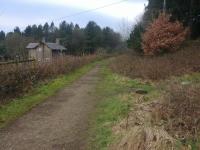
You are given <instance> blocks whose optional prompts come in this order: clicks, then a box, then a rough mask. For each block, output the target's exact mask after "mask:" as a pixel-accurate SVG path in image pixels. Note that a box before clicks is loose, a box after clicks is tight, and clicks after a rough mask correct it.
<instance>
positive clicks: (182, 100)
mask: <svg viewBox="0 0 200 150" xmlns="http://www.w3.org/2000/svg"><path fill="white" fill-rule="evenodd" d="M199 91H200V85H198V84H191V85H181V84H179V83H176V82H175V83H170V85H169V86H168V88H167V93H166V96H165V98H164V101H163V102H162V105H160V106H159V107H157V108H156V109H155V112H154V113H156V114H157V115H156V116H157V118H156V120H162V121H164V122H165V123H164V127H165V130H166V131H168V133H170V135H172V136H173V137H175V138H179V139H181V140H185V141H186V140H194V141H196V140H198V137H199V133H200V93H199Z"/></svg>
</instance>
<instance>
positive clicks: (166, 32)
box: [142, 13, 188, 55]
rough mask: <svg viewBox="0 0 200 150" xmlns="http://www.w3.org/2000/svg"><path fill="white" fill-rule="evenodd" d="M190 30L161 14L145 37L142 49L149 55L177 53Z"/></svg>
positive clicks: (148, 29)
mask: <svg viewBox="0 0 200 150" xmlns="http://www.w3.org/2000/svg"><path fill="white" fill-rule="evenodd" d="M187 33H188V29H185V28H184V27H183V25H182V24H181V23H180V22H178V21H176V22H171V21H170V15H168V14H164V13H162V14H160V15H159V17H158V18H157V19H156V20H155V21H154V22H153V23H152V24H151V25H150V26H149V27H148V28H147V30H146V32H145V33H144V35H143V42H142V48H143V50H144V53H145V54H147V55H155V54H160V53H163V52H170V51H175V50H177V49H178V48H179V46H180V45H181V44H182V43H183V41H184V40H185V39H186V35H187Z"/></svg>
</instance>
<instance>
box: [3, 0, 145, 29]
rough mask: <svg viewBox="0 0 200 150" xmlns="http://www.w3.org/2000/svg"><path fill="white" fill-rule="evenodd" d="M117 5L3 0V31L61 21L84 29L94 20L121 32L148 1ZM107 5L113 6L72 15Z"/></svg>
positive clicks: (101, 0) (109, 0) (89, 0)
mask: <svg viewBox="0 0 200 150" xmlns="http://www.w3.org/2000/svg"><path fill="white" fill-rule="evenodd" d="M118 2H120V0H1V5H0V30H4V31H6V32H8V31H11V30H13V28H14V27H15V26H19V27H20V28H21V29H24V27H25V26H27V25H32V24H44V23H45V22H49V23H50V22H51V21H54V22H55V24H56V25H58V24H59V23H60V22H61V21H62V20H66V21H67V22H73V23H78V24H79V25H80V26H82V27H84V26H85V25H86V24H87V22H88V21H90V20H93V21H95V22H97V23H98V24H99V25H101V26H102V27H104V26H110V27H112V28H114V29H115V30H119V29H120V26H122V24H125V23H126V22H128V21H129V22H132V23H133V22H134V21H135V19H137V18H138V17H139V16H141V15H142V13H143V11H144V5H145V4H147V0H127V1H123V2H121V3H118ZM117 3H118V4H117ZM110 4H113V5H112V6H111V5H110ZM108 5H110V6H109V7H105V8H101V9H98V10H95V11H90V12H87V13H82V14H81V15H73V14H76V13H79V12H82V11H87V10H91V9H95V8H99V7H102V6H108ZM71 15H73V16H71ZM66 16H68V17H66ZM70 16H71V17H70Z"/></svg>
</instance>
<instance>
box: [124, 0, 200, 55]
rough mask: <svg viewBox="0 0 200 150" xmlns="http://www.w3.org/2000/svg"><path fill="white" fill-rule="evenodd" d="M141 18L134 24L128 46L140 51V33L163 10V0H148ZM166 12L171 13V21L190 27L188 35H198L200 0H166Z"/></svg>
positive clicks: (193, 37)
mask: <svg viewBox="0 0 200 150" xmlns="http://www.w3.org/2000/svg"><path fill="white" fill-rule="evenodd" d="M148 1H149V3H148V5H147V6H146V8H145V13H144V15H143V16H142V18H141V19H140V20H139V21H138V22H137V24H136V25H135V26H134V28H133V30H132V32H131V34H130V38H129V39H128V41H127V43H128V46H129V47H131V48H134V49H135V50H136V51H139V52H141V51H142V48H141V39H142V34H143V33H144V32H145V30H146V28H147V27H148V25H149V24H150V23H151V22H152V21H153V20H154V19H155V18H157V17H158V16H159V14H160V13H161V12H162V11H163V4H164V0H148ZM166 13H168V14H170V15H171V18H170V19H171V21H175V20H178V21H180V22H181V23H183V25H184V26H185V27H189V28H190V37H191V38H192V39H196V38H198V37H200V1H199V0H173V1H172V0H166Z"/></svg>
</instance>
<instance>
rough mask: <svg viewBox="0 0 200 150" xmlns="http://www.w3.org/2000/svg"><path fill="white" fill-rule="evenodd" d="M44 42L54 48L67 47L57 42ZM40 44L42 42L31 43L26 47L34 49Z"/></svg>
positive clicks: (61, 48)
mask: <svg viewBox="0 0 200 150" xmlns="http://www.w3.org/2000/svg"><path fill="white" fill-rule="evenodd" d="M43 43H44V44H45V45H47V47H49V48H50V49H52V50H66V48H65V47H64V46H62V45H60V44H57V43H46V42H43ZM39 44H40V43H29V44H28V45H27V47H26V48H27V49H34V48H37V47H38V46H39Z"/></svg>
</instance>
